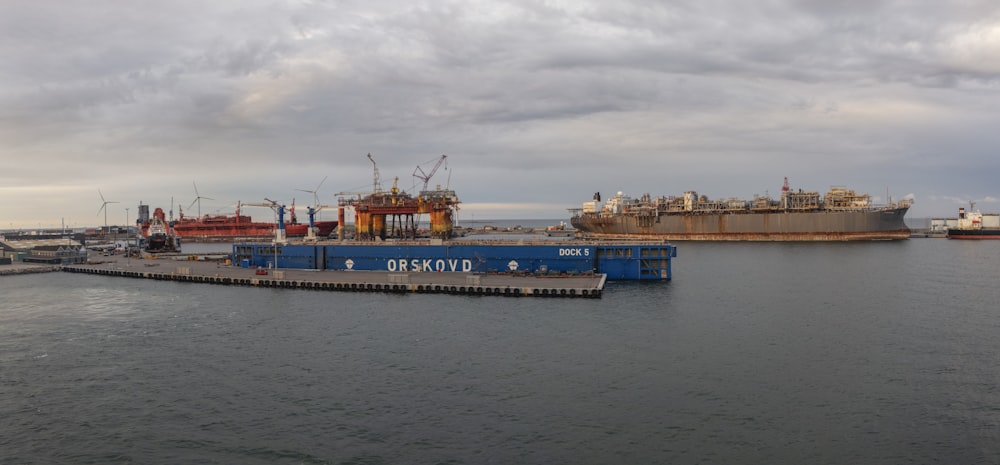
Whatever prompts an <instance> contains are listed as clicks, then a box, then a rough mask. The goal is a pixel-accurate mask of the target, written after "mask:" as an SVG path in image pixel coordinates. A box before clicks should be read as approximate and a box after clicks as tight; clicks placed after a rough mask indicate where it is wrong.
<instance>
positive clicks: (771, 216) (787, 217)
mask: <svg viewBox="0 0 1000 465" xmlns="http://www.w3.org/2000/svg"><path fill="white" fill-rule="evenodd" d="M907 210H908V208H894V209H882V210H872V211H822V212H779V213H746V214H726V213H704V214H660V215H659V216H639V215H628V214H623V215H616V216H600V215H584V216H575V217H573V218H572V219H571V223H572V224H573V227H575V228H576V229H578V230H580V231H583V232H584V233H585V234H586V235H587V236H589V237H598V238H656V239H666V240H672V241H683V240H692V241H801V242H807V241H871V240H902V239H908V238H909V237H910V229H909V228H908V227H907V226H906V224H905V223H904V222H903V217H904V215H905V214H906V211H907Z"/></svg>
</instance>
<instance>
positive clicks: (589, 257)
mask: <svg viewBox="0 0 1000 465" xmlns="http://www.w3.org/2000/svg"><path fill="white" fill-rule="evenodd" d="M544 242H545V243H532V244H524V243H514V242H503V241H477V242H465V241H463V242H451V243H449V242H441V241H438V242H437V243H431V242H430V241H426V242H419V241H405V242H404V241H399V242H396V241H394V242H384V243H375V242H373V243H356V242H351V243H316V244H288V245H274V244H254V243H245V244H235V245H233V254H232V260H233V263H234V264H237V265H239V266H242V267H244V268H256V267H262V268H289V269H310V270H335V271H350V270H353V271H380V272H390V273H423V272H453V273H476V274H486V273H493V274H495V273H505V274H512V275H535V276H539V275H579V274H603V275H606V276H607V279H608V280H669V279H671V259H672V258H674V257H676V256H677V249H676V247H674V246H672V245H670V244H667V243H663V242H587V241H566V242H558V243H557V242H553V241H544Z"/></svg>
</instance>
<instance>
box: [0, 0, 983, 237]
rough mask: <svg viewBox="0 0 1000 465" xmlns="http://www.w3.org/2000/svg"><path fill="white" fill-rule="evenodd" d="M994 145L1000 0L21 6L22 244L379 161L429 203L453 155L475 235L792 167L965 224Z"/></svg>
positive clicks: (99, 2)
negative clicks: (53, 232) (49, 232)
mask: <svg viewBox="0 0 1000 465" xmlns="http://www.w3.org/2000/svg"><path fill="white" fill-rule="evenodd" d="M998 148H1000V6H998V4H997V3H996V1H995V0H982V1H977V0H967V1H950V2H941V1H938V0H933V1H880V0H866V1H843V2H835V1H829V0H805V1H791V0H763V1H752V2H747V1H737V0H732V1H724V0H719V1H712V0H692V1H622V2H607V1H583V0H573V1H537V0H524V1H520V0H514V1H466V0H463V1H454V2H452V1H423V2H421V1H417V2H414V1H379V0H364V1H281V0H231V1H230V0H216V1H209V2H206V1H203V0H197V1H184V0H171V1H160V2H153V1H148V2H147V1H103V0H91V1H86V2H55V1H38V0H24V1H22V0H2V1H0V154H2V155H0V156H2V160H3V163H2V167H0V229H7V228H10V227H15V228H35V227H38V226H42V227H51V226H59V225H60V224H61V223H62V222H65V223H66V224H67V225H68V226H71V227H83V226H97V225H101V224H103V222H104V216H103V213H101V214H99V213H98V211H99V209H100V208H101V205H102V199H101V196H100V194H99V192H98V191H100V192H101V193H103V196H104V198H105V199H106V200H108V201H116V202H119V203H115V204H109V205H108V218H107V219H108V222H109V223H111V224H116V223H117V224H124V223H125V221H126V211H125V209H126V208H129V212H130V213H129V215H130V220H134V219H135V213H136V205H137V204H139V202H140V201H141V202H143V203H146V204H149V205H152V206H153V207H154V208H155V207H162V208H164V210H168V209H169V206H170V204H171V199H174V202H175V204H180V205H181V207H182V208H183V209H184V212H185V214H186V215H196V214H197V210H198V205H197V203H195V204H194V205H193V206H192V202H194V201H195V199H196V193H195V187H194V184H195V183H197V188H198V192H199V193H200V195H201V196H203V197H206V198H211V200H208V199H202V200H201V206H200V208H201V212H202V214H207V213H228V212H232V210H233V208H234V206H235V204H236V202H237V201H243V202H262V201H263V199H264V198H265V197H267V198H271V199H275V200H280V201H283V202H287V203H290V202H291V201H292V199H293V198H294V199H295V201H296V205H298V206H304V205H306V204H312V203H313V198H312V194H309V193H306V192H302V191H304V190H314V189H315V188H316V186H318V185H319V184H320V182H321V181H323V179H324V178H326V180H325V182H323V184H322V186H320V189H319V192H318V195H319V200H320V203H321V204H328V205H332V204H336V199H337V196H336V195H335V194H336V193H337V192H359V191H367V190H370V189H371V186H372V181H373V180H372V178H373V176H372V174H373V172H372V163H371V162H370V161H369V160H368V158H367V157H366V155H367V154H368V153H371V155H372V157H373V158H374V159H375V161H376V163H377V167H378V171H379V172H380V174H381V178H382V183H383V185H384V187H386V188H388V187H389V186H391V185H392V182H393V179H394V178H396V177H398V178H399V180H398V185H399V187H400V188H402V189H404V190H407V191H412V190H413V189H414V186H415V185H417V189H418V190H419V188H420V187H421V185H422V181H420V180H418V179H417V178H415V177H414V176H413V174H414V171H415V169H416V168H417V167H418V166H420V167H422V169H423V170H424V171H425V172H426V171H429V170H430V169H431V168H433V166H434V163H435V162H436V161H437V160H438V158H439V157H440V156H441V155H442V154H446V155H447V156H448V158H447V165H446V167H444V166H443V167H442V168H440V169H439V170H438V171H437V172H436V173H435V174H434V176H433V177H432V178H431V180H430V184H431V185H436V184H441V185H442V186H447V187H450V188H451V189H454V190H455V191H456V192H457V194H458V196H459V198H460V199H461V200H462V202H463V205H462V210H461V212H460V213H459V215H460V218H464V219H470V218H474V219H487V218H496V219H507V218H518V219H520V218H524V219H531V218H546V219H548V218H555V219H560V218H568V212H567V211H566V209H567V208H574V207H579V206H580V204H581V202H583V201H586V200H589V199H590V198H591V197H592V196H593V194H594V192H598V191H599V192H601V193H602V195H603V196H605V197H607V196H609V195H610V194H612V193H614V192H615V191H624V192H626V193H629V194H632V195H633V196H638V195H640V194H642V193H647V192H648V193H650V194H653V195H654V196H657V195H679V194H681V193H683V192H684V191H688V190H695V191H697V192H698V193H700V194H704V195H707V196H708V197H710V198H727V197H741V198H752V197H753V195H754V194H760V195H764V194H771V195H776V194H778V193H779V191H780V188H781V184H782V181H783V178H784V177H786V176H787V177H788V178H789V181H790V183H791V185H792V187H793V188H797V189H798V188H801V189H805V190H814V191H819V192H821V193H825V192H826V191H827V190H828V189H829V188H830V187H831V186H846V187H849V188H852V189H855V190H858V191H863V192H869V193H871V194H872V195H873V196H874V197H875V198H876V199H877V201H878V202H880V203H881V202H885V201H886V200H887V194H888V196H891V199H892V200H898V199H900V198H903V197H907V196H908V197H910V198H913V199H914V202H915V203H914V205H913V208H912V209H911V210H910V212H909V214H908V215H907V217H908V218H925V217H944V216H951V217H954V216H955V212H956V211H957V209H958V207H959V206H963V205H967V204H968V202H969V201H970V200H972V201H976V202H977V206H978V207H979V208H980V209H982V210H983V211H990V212H995V211H998V210H1000V205H998V203H997V202H998V200H997V199H998V198H1000V182H998V176H1000V156H998V154H1000V152H998ZM247 212H248V213H250V214H253V215H255V216H261V217H262V219H263V218H266V217H268V216H270V215H271V213H270V211H267V210H264V209H257V210H253V211H251V210H248V211H247ZM175 214H176V212H175ZM329 215H330V216H333V214H332V213H330V214H329Z"/></svg>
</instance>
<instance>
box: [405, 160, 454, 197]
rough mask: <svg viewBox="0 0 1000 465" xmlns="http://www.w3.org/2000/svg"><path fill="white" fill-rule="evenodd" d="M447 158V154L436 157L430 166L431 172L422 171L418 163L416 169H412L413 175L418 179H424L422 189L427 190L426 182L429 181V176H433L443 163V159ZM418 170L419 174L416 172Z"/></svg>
mask: <svg viewBox="0 0 1000 465" xmlns="http://www.w3.org/2000/svg"><path fill="white" fill-rule="evenodd" d="M447 158H448V155H441V158H438V161H437V163H435V164H434V167H433V168H431V172H430V173H424V170H423V168H421V167H420V165H417V169H415V170H413V177H415V178H419V179H421V180H423V181H424V189H423V190H427V184H428V183H429V182H430V180H431V176H434V173H436V172H437V170H438V168H440V167H441V165H442V164H443V163H444V161H445V160H446V159H447ZM418 172H419V173H420V174H417V173H418Z"/></svg>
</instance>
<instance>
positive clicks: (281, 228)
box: [242, 197, 288, 245]
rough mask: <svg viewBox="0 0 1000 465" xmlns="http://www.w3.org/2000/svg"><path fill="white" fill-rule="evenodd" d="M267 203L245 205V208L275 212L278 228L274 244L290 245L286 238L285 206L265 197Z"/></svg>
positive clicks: (275, 232) (275, 230)
mask: <svg viewBox="0 0 1000 465" xmlns="http://www.w3.org/2000/svg"><path fill="white" fill-rule="evenodd" d="M264 201H265V202H266V203H243V204H242V206H244V207H263V208H270V209H271V210H274V213H275V215H277V217H278V227H277V228H274V243H275V244H281V245H285V244H288V238H287V237H286V236H285V206H284V205H282V204H280V203H278V202H276V201H274V200H271V199H269V198H267V197H264Z"/></svg>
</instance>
